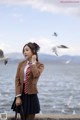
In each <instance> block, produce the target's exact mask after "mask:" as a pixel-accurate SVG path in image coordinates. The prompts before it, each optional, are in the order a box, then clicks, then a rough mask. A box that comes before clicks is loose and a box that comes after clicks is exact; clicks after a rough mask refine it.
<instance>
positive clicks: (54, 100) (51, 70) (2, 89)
mask: <svg viewBox="0 0 80 120" xmlns="http://www.w3.org/2000/svg"><path fill="white" fill-rule="evenodd" d="M17 65H18V63H8V64H7V65H4V64H1V63H0V113H4V112H7V113H14V112H13V111H12V110H11V105H12V102H13V100H14V97H15V74H16V69H17ZM44 65H45V69H44V72H43V73H42V75H41V77H40V79H39V82H38V91H39V93H38V97H39V101H40V106H41V111H40V114H47V113H51V114H58V113H59V114H80V65H78V64H65V63H63V64H57V63H55V64H54V63H49V62H48V63H44Z"/></svg>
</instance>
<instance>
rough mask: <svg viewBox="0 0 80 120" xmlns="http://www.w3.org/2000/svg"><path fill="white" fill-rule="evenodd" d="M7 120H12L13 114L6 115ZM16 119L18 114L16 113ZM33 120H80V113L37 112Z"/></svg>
mask: <svg viewBox="0 0 80 120" xmlns="http://www.w3.org/2000/svg"><path fill="white" fill-rule="evenodd" d="M7 118H8V119H7V120H14V115H13V114H8V115H7ZM18 120H20V115H19V114H18ZM35 120H80V115H79V114H76V115H64V114H37V115H36V117H35Z"/></svg>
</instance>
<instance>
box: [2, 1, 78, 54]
mask: <svg viewBox="0 0 80 120" xmlns="http://www.w3.org/2000/svg"><path fill="white" fill-rule="evenodd" d="M54 32H56V33H57V34H58V36H57V37H56V36H53V33H54ZM28 42H36V43H37V44H39V46H40V48H41V49H40V53H46V54H54V53H53V52H52V47H54V46H57V45H66V46H68V47H69V49H59V50H58V52H59V54H60V55H64V54H68V55H80V0H0V49H2V50H4V53H12V52H22V48H23V46H24V45H25V44H26V43H28Z"/></svg>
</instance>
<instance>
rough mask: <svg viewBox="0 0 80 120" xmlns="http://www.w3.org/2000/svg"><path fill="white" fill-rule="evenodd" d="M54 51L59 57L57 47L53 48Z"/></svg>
mask: <svg viewBox="0 0 80 120" xmlns="http://www.w3.org/2000/svg"><path fill="white" fill-rule="evenodd" d="M52 50H53V52H54V53H55V54H56V55H57V56H58V53H57V48H56V47H53V48H52Z"/></svg>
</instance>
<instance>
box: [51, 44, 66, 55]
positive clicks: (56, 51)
mask: <svg viewBox="0 0 80 120" xmlns="http://www.w3.org/2000/svg"><path fill="white" fill-rule="evenodd" d="M58 48H68V47H67V46H65V45H59V46H54V47H53V48H52V52H54V53H55V54H56V55H57V56H58V50H57V49H58Z"/></svg>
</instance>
